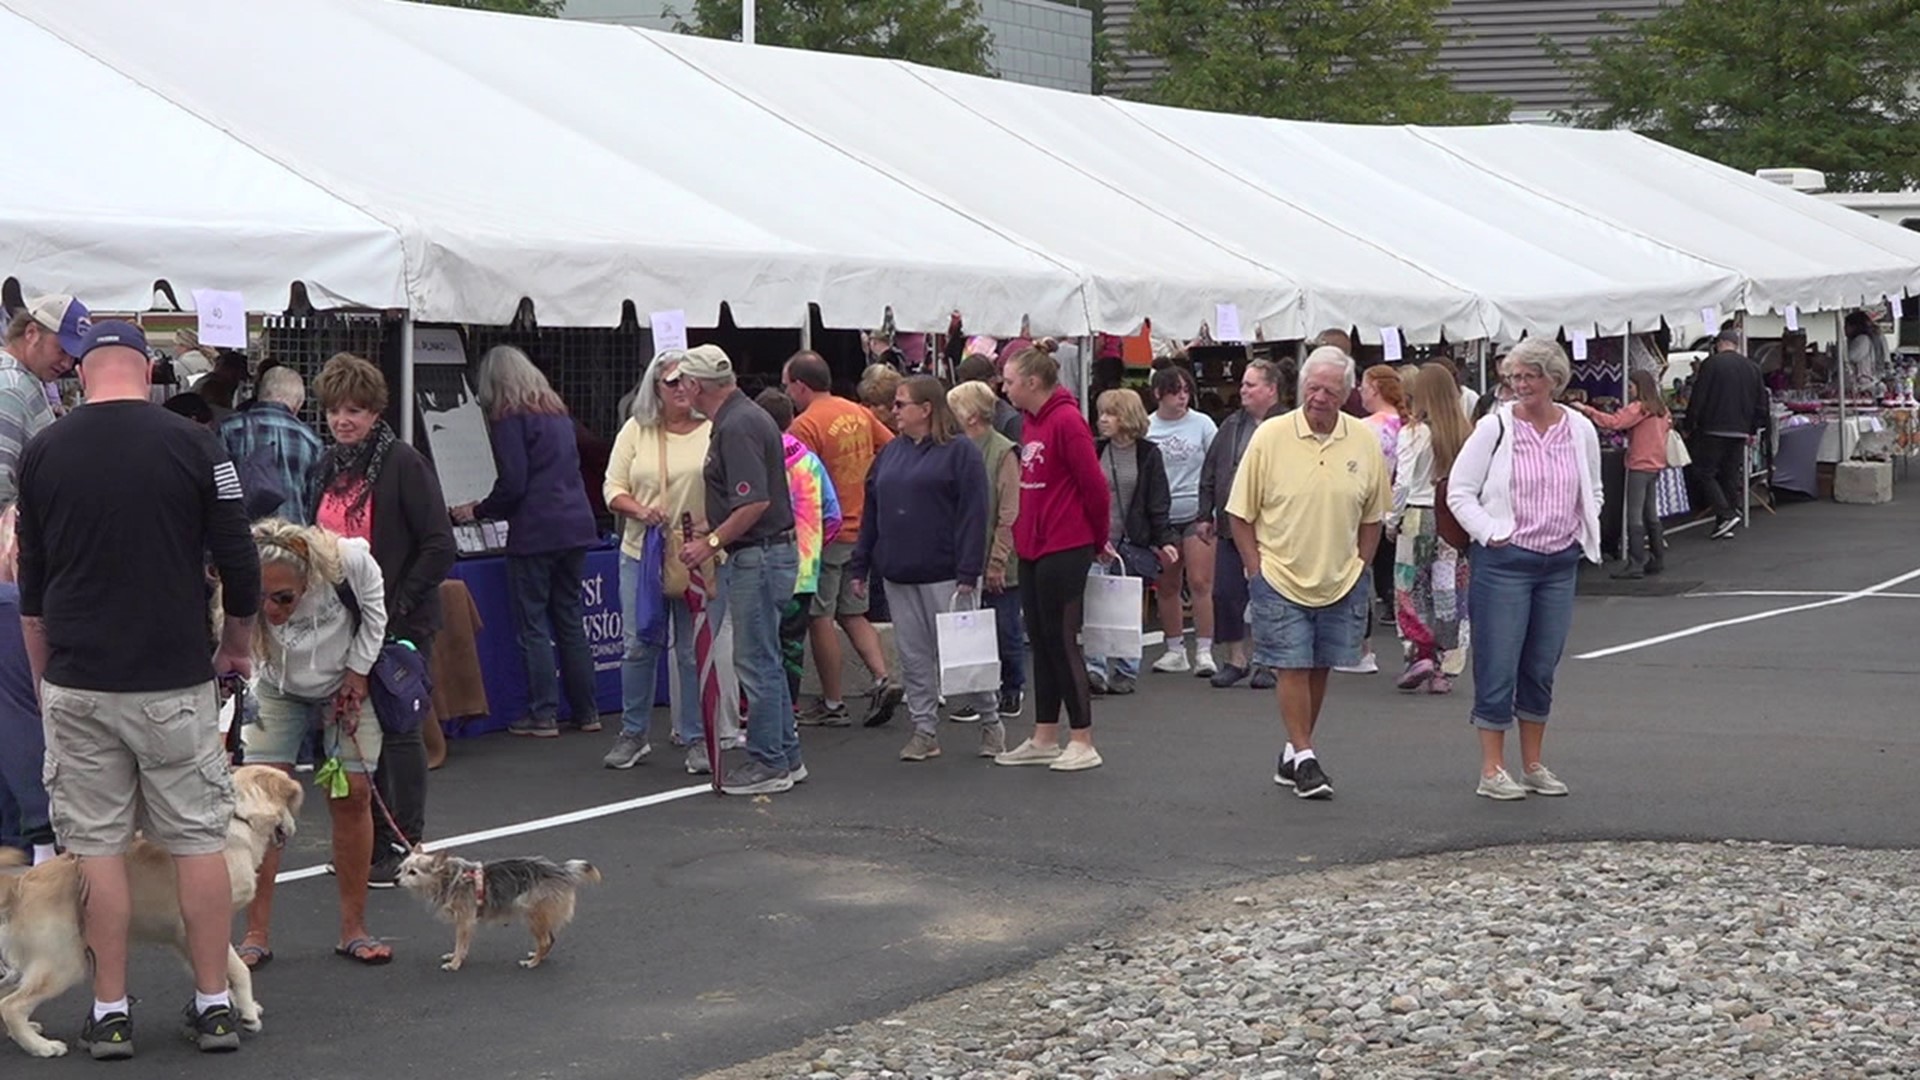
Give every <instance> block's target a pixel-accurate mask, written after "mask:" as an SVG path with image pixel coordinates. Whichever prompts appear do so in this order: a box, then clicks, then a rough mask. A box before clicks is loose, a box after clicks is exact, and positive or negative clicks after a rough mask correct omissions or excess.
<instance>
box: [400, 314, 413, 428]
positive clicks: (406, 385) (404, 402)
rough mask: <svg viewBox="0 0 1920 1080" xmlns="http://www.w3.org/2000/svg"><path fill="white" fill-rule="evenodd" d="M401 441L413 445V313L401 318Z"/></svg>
mask: <svg viewBox="0 0 1920 1080" xmlns="http://www.w3.org/2000/svg"><path fill="white" fill-rule="evenodd" d="M400 441H401V442H403V443H407V444H408V445H412V443H413V312H412V311H411V310H409V311H407V312H406V313H405V314H403V315H401V316H400Z"/></svg>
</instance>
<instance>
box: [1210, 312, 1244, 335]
mask: <svg viewBox="0 0 1920 1080" xmlns="http://www.w3.org/2000/svg"><path fill="white" fill-rule="evenodd" d="M1213 340H1215V341H1242V340H1245V339H1244V338H1242V337H1241V335H1240V305H1239V304H1215V305H1213Z"/></svg>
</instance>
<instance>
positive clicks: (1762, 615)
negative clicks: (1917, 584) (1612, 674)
mask: <svg viewBox="0 0 1920 1080" xmlns="http://www.w3.org/2000/svg"><path fill="white" fill-rule="evenodd" d="M1914 578H1920V570H1909V571H1907V572H1906V573H1904V574H1901V575H1900V576H1899V577H1891V578H1888V579H1887V580H1885V581H1882V582H1880V583H1879V584H1877V585H1869V586H1867V587H1866V588H1864V589H1861V590H1859V591H1857V592H1850V593H1841V594H1839V595H1837V596H1830V597H1827V598H1826V599H1824V600H1816V601H1814V602H1813V603H1811V604H1794V605H1793V606H1791V607H1783V608H1774V609H1773V610H1771V611H1757V612H1755V613H1753V614H1752V615H1742V616H1740V617H1739V618H1736V619H1719V620H1716V621H1714V622H1710V623H1701V624H1700V625H1699V626H1689V627H1687V628H1686V629H1685V630H1675V631H1674V632H1672V633H1670V634H1661V635H1659V636H1657V637H1650V638H1644V639H1642V640H1640V641H1629V642H1627V643H1626V644H1625V645H1614V646H1611V647H1609V648H1605V649H1595V650H1594V651H1593V652H1587V653H1581V654H1580V655H1578V656H1576V657H1574V659H1575V660H1602V659H1605V658H1606V657H1609V656H1618V655H1620V654H1621V653H1627V652H1633V651H1634V650H1635V649H1646V648H1651V647H1653V646H1655V645H1665V644H1666V643H1667V642H1669V641H1679V640H1680V639H1681V638H1690V637H1693V636H1695V635H1696V634H1705V633H1707V632H1709V631H1712V630H1724V629H1726V628H1727V627H1729V626H1740V625H1742V624H1743V623H1750V622H1760V621H1761V620H1763V619H1775V618H1779V617H1780V616H1782V615H1793V614H1796V613H1798V612H1802V611H1813V610H1815V609H1816V608H1824V607H1833V606H1834V605H1836V604H1847V603H1851V602H1853V601H1855V600H1859V599H1861V598H1863V597H1868V596H1878V595H1879V594H1881V593H1884V592H1886V591H1887V590H1889V589H1891V588H1893V587H1894V586H1896V585H1905V584H1906V583H1907V582H1909V581H1912V580H1913V579H1914Z"/></svg>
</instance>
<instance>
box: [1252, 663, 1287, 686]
mask: <svg viewBox="0 0 1920 1080" xmlns="http://www.w3.org/2000/svg"><path fill="white" fill-rule="evenodd" d="M1279 681H1280V680H1279V678H1278V677H1277V676H1275V675H1274V673H1273V669H1272V668H1270V667H1261V666H1260V665H1258V664H1255V665H1254V666H1253V675H1252V677H1251V678H1249V679H1248V680H1247V688H1248V689H1250V690H1271V689H1273V687H1274V684H1275V683H1277V682H1279Z"/></svg>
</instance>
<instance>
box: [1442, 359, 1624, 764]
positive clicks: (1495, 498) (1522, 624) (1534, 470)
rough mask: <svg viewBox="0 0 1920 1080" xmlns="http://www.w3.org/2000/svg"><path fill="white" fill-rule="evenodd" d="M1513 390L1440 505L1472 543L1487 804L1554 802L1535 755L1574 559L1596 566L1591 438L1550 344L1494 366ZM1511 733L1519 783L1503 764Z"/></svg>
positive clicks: (1473, 442)
mask: <svg viewBox="0 0 1920 1080" xmlns="http://www.w3.org/2000/svg"><path fill="white" fill-rule="evenodd" d="M1501 371H1502V373H1503V374H1504V375H1505V376H1506V381H1507V384H1508V385H1509V386H1511V387H1512V388H1513V391H1514V395H1515V397H1514V401H1513V403H1512V404H1510V405H1505V404H1503V405H1500V406H1498V407H1496V408H1495V409H1494V410H1493V411H1492V412H1490V413H1489V414H1488V415H1487V416H1486V417H1485V418H1483V419H1482V420H1481V421H1480V422H1479V423H1478V424H1477V425H1475V427H1474V430H1473V434H1472V435H1470V436H1468V438H1467V443H1466V445H1465V446H1463V447H1461V449H1460V455H1459V457H1458V458H1457V459H1455V461H1454V464H1453V470H1452V472H1451V473H1450V474H1449V477H1448V482H1447V483H1448V490H1447V506H1448V507H1449V508H1450V509H1452V511H1453V514H1454V517H1456V518H1458V519H1459V521H1460V525H1461V526H1462V527H1463V528H1465V529H1466V531H1467V533H1468V535H1470V536H1471V537H1472V538H1473V543H1472V545H1471V547H1470V549H1469V551H1468V561H1469V563H1470V564H1471V565H1472V567H1473V575H1472V581H1471V583H1470V585H1469V586H1468V591H1467V611H1468V616H1469V618H1470V619H1471V621H1472V624H1473V714H1472V722H1473V726H1474V727H1476V728H1478V729H1479V731H1480V787H1479V789H1478V791H1477V792H1476V793H1477V794H1479V795H1482V796H1484V797H1486V798H1489V799H1501V800H1506V799H1524V798H1526V796H1527V793H1528V792H1533V793H1535V794H1538V795H1565V794H1566V793H1567V785H1566V784H1565V783H1562V782H1561V780H1560V779H1559V778H1558V777H1556V776H1554V774H1553V773H1552V771H1550V770H1549V769H1548V768H1547V767H1546V765H1545V764H1544V763H1543V762H1542V761H1541V758H1540V747H1541V743H1542V741H1543V740H1544V739H1545V738H1546V732H1547V716H1548V714H1549V713H1550V712H1551V711H1552V708H1553V674H1554V669H1555V668H1556V667H1558V666H1559V664H1560V654H1561V651H1562V650H1563V649H1564V648H1565V647H1566V643H1567V633H1568V631H1569V630H1570V629H1571V627H1572V623H1573V594H1574V586H1575V584H1576V582H1577V581H1578V578H1579V572H1580V560H1581V558H1582V557H1584V558H1586V559H1588V560H1591V561H1593V562H1596V563H1597V562H1599V561H1600V502H1601V488H1600V437H1599V435H1598V434H1597V433H1596V432H1595V431H1594V428H1593V424H1592V423H1591V422H1589V421H1588V420H1587V418H1586V417H1584V416H1581V415H1580V414H1579V413H1577V412H1575V411H1573V410H1572V409H1569V408H1567V407H1565V406H1563V405H1560V404H1557V403H1556V402H1555V401H1554V398H1555V397H1557V396H1558V395H1559V394H1560V392H1561V391H1563V390H1565V389H1566V387H1567V382H1568V380H1569V379H1571V378H1572V374H1573V372H1572V368H1571V366H1570V365H1569V364H1568V362H1567V354H1566V353H1565V352H1564V351H1562V350H1561V348H1560V346H1559V345H1558V344H1556V343H1555V342H1553V341H1548V340H1542V339H1539V338H1530V339H1528V340H1526V341H1523V342H1521V343H1520V344H1519V345H1517V346H1515V347H1514V349H1513V351H1512V352H1510V353H1508V354H1507V357H1506V359H1505V360H1504V361H1502V363H1501ZM1516 720H1517V721H1518V722H1519V726H1520V764H1521V774H1520V781H1519V782H1518V783H1516V782H1514V779H1513V777H1511V776H1510V775H1508V773H1507V770H1506V766H1505V745H1506V735H1507V732H1508V730H1510V729H1511V728H1512V727H1513V726H1514V722H1515V721H1516Z"/></svg>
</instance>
